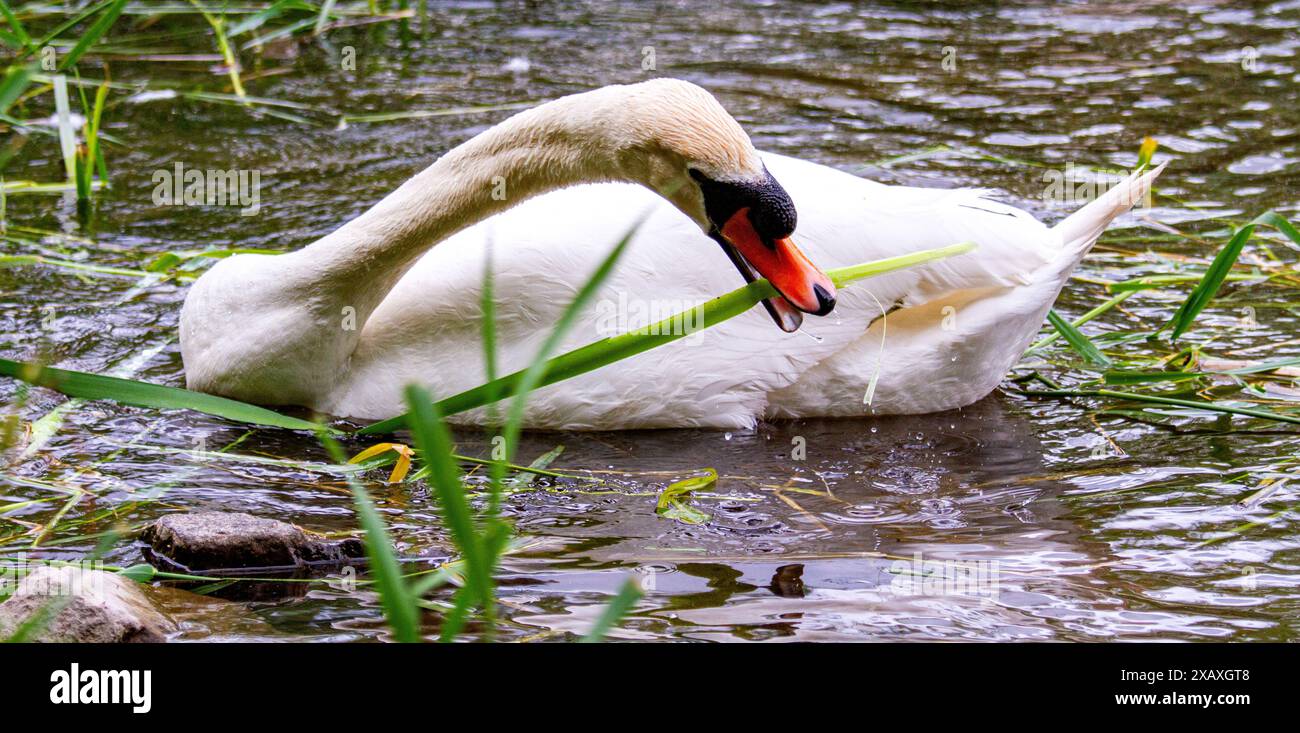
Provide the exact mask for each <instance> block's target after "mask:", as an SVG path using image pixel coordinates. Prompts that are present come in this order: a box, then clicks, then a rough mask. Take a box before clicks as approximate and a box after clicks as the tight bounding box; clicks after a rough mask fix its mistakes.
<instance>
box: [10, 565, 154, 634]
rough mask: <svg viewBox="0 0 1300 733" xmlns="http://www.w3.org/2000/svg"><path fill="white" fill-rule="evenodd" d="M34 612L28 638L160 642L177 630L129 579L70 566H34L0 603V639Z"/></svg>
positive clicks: (24, 621)
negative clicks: (34, 622)
mask: <svg viewBox="0 0 1300 733" xmlns="http://www.w3.org/2000/svg"><path fill="white" fill-rule="evenodd" d="M38 614H40V615H41V617H42V618H43V620H40V621H38V622H37V623H36V625H35V627H34V629H35V631H34V633H32V634H31V636H29V637H28V638H27V640H28V641H40V642H83V643H101V644H104V643H110V644H116V643H137V642H155V643H156V642H164V641H166V640H167V636H168V634H172V633H174V632H176V631H177V627H176V624H175V623H174V622H172V620H171V619H170V618H168V617H167V616H165V615H163V614H162V613H161V612H159V611H158V610H157V609H156V608H154V606H153V604H152V603H150V602H149V599H148V598H146V597H145V594H144V593H143V592H142V591H141V589H140V586H138V585H137V584H136V583H135V581H132V580H130V579H128V578H124V577H122V576H121V575H117V574H116V573H108V572H104V571H103V570H89V569H84V568H79V567H75V566H65V567H49V566H42V567H37V568H36V569H34V570H33V571H32V572H31V573H29V574H28V575H27V576H26V577H25V578H23V580H22V581H21V582H20V583H19V584H18V589H17V590H16V591H14V594H13V595H12V596H10V597H9V600H7V601H5V602H4V603H0V639H8V638H10V637H11V636H12V635H13V634H14V633H15V632H16V631H17V630H18V629H19V628H20V627H22V625H23V624H24V623H26V622H27V621H28V620H29V619H32V618H33V617H34V616H37V615H38Z"/></svg>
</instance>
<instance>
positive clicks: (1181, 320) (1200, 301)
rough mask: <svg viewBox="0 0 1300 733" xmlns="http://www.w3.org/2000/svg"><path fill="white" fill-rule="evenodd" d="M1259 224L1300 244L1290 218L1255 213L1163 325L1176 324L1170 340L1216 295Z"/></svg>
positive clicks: (1178, 334)
mask: <svg viewBox="0 0 1300 733" xmlns="http://www.w3.org/2000/svg"><path fill="white" fill-rule="evenodd" d="M1260 224H1264V225H1267V226H1271V227H1275V228H1276V229H1277V230H1278V231H1280V232H1282V233H1283V234H1284V235H1286V236H1287V237H1288V238H1289V239H1291V240H1292V241H1293V242H1295V243H1296V244H1300V231H1297V230H1296V228H1295V226H1294V225H1292V224H1291V222H1289V221H1287V220H1286V219H1284V218H1282V217H1281V216H1279V215H1278V214H1277V212H1274V211H1266V212H1264V213H1263V214H1260V215H1259V216H1257V217H1255V218H1254V219H1253V220H1252V221H1251V222H1250V223H1249V224H1247V225H1245V226H1243V227H1242V228H1240V229H1238V230H1237V231H1236V233H1234V234H1233V235H1232V238H1231V239H1229V240H1228V243H1227V244H1226V245H1224V247H1223V249H1222V250H1220V251H1219V254H1218V255H1217V256H1215V258H1214V261H1213V262H1211V263H1210V267H1209V269H1207V270H1206V271H1205V275H1203V276H1202V277H1201V281H1200V282H1199V283H1198V284H1197V285H1196V287H1195V288H1193V289H1192V292H1191V294H1189V295H1188V296H1187V300H1185V301H1183V304H1182V306H1180V307H1179V308H1178V312H1177V313H1175V314H1174V317H1173V318H1172V319H1170V321H1169V323H1167V324H1165V325H1164V326H1163V327H1162V328H1161V329H1160V330H1161V331H1163V330H1164V329H1165V328H1169V327H1170V326H1172V327H1173V329H1174V332H1173V333H1172V334H1171V335H1170V337H1169V338H1170V340H1171V341H1176V340H1178V338H1179V337H1180V336H1182V335H1183V334H1184V333H1186V332H1187V329H1189V328H1191V327H1192V324H1193V323H1194V322H1195V321H1196V317H1197V316H1199V315H1200V314H1201V311H1203V310H1205V307H1206V306H1208V305H1209V304H1210V301H1211V300H1213V299H1214V296H1215V294H1217V293H1218V292H1219V288H1220V287H1221V286H1222V285H1223V282H1224V280H1226V279H1227V278H1228V274H1229V273H1230V272H1232V267H1233V265H1235V264H1236V263H1237V259H1238V258H1239V257H1241V251H1242V249H1243V248H1245V246H1246V242H1248V241H1250V237H1251V235H1252V234H1254V233H1255V227H1256V226H1258V225H1260Z"/></svg>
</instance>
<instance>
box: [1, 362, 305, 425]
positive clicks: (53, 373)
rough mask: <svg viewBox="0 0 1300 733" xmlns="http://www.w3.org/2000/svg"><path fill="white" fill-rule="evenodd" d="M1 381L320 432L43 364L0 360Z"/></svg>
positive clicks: (199, 396)
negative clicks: (12, 380) (24, 383)
mask: <svg viewBox="0 0 1300 733" xmlns="http://www.w3.org/2000/svg"><path fill="white" fill-rule="evenodd" d="M0 377H12V378H13V379H18V380H21V381H23V382H27V383H28V384H34V385H36V386H38V387H46V388H48V389H52V390H55V391H57V392H62V393H63V394H65V395H67V396H69V397H80V398H81V399H86V400H112V401H113V402H120V403H122V404H124V405H131V406H134V407H152V408H158V409H164V410H194V411H196V412H202V413H204V414H207V415H214V416H216V417H223V418H226V419H228V420H235V421H238V422H243V423H250V424H253V425H266V426H269V427H276V428H288V429H290V430H311V431H313V432H314V431H316V430H317V429H318V427H319V426H318V425H317V424H316V423H313V422H310V421H308V420H301V419H299V418H295V417H289V416H288V415H281V414H280V413H278V412H274V411H272V410H268V409H266V408H264V407H257V406H255V405H250V404H247V403H244V402H239V401H236V400H232V399H227V398H225V397H217V396H216V395H210V394H203V393H202V392H191V391H190V390H187V389H180V388H177V387H164V386H162V385H159V384H150V383H149V382H140V381H136V380H133V379H122V378H120V377H105V376H101V375H98V374H87V373H86V372H77V371H72V370H70V369H56V368H54V367H45V366H41V365H39V364H29V363H25V362H18V361H12V360H10V359H0Z"/></svg>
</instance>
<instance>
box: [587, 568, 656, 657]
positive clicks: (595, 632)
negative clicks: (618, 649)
mask: <svg viewBox="0 0 1300 733" xmlns="http://www.w3.org/2000/svg"><path fill="white" fill-rule="evenodd" d="M640 598H641V587H640V586H638V585H637V584H636V582H635V581H633V580H628V581H627V582H626V583H624V584H623V587H622V588H620V589H619V591H618V595H616V596H614V598H613V600H611V601H610V602H609V605H608V606H605V612H604V613H602V614H601V615H600V618H598V619H596V624H595V625H594V626H592V627H591V631H588V632H587V635H586V636H584V637H582V639H581V641H580V643H582V644H594V643H596V642H599V641H601V640H603V639H604V638H605V635H606V634H608V633H609V630H610V629H612V628H614V627H615V626H617V625H618V624H619V622H620V621H622V620H623V617H624V616H626V615H627V613H628V611H631V610H632V606H633V605H635V604H636V602H637V601H638V600H639V599H640Z"/></svg>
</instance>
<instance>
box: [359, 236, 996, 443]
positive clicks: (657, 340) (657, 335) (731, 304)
mask: <svg viewBox="0 0 1300 733" xmlns="http://www.w3.org/2000/svg"><path fill="white" fill-rule="evenodd" d="M974 249H975V246H974V245H973V244H969V243H962V244H955V245H951V246H948V247H941V248H938V249H928V250H923V251H921V252H914V253H912V254H907V255H901V256H899V257H890V258H888V259H884V260H878V261H876V262H869V263H865V264H861V265H854V266H852V267H843V268H840V269H837V270H830V271H828V272H827V273H826V274H827V275H829V276H830V278H831V280H832V281H833V282H834V283H835V286H836V287H839V288H843V287H847V286H848V285H850V284H851V283H853V282H855V281H857V280H861V279H864V278H868V277H875V276H877V275H883V274H886V273H889V272H894V271H896V270H901V269H904V268H907V267H913V266H915V265H919V264H923V263H925V262H930V261H932V260H938V259H943V258H945V257H952V256H955V255H961V254H965V253H967V252H970V251H972V250H974ZM774 295H776V290H775V289H774V288H773V287H772V286H771V284H770V283H768V281H767V280H756V281H754V282H752V283H749V284H748V285H745V286H743V287H741V288H737V289H736V290H733V291H731V292H730V293H727V294H726V295H723V296H721V297H718V298H714V299H713V300H710V301H709V302H707V303H705V304H704V305H703V306H702V309H703V310H702V316H703V317H702V318H701V319H700V321H698V322H699V323H700V324H701V329H703V328H710V327H712V326H716V325H717V324H719V323H722V322H723V321H726V320H728V319H730V318H734V317H736V316H738V315H740V314H741V313H744V312H745V311H747V310H749V309H750V308H752V307H754V306H755V305H757V304H758V302H759V301H761V300H763V299H765V298H770V297H772V296H774ZM683 317H684V316H683V314H682V313H677V314H674V315H672V316H669V317H668V318H665V319H664V320H662V321H660V322H659V323H656V324H651V325H649V326H645V327H644V328H640V329H637V330H635V331H629V332H628V333H623V334H619V335H617V336H611V337H609V338H604V339H601V340H599V341H594V342H592V343H590V344H587V345H586V346H583V347H580V348H577V349H574V350H573V351H570V352H568V353H565V354H561V355H560V356H557V357H555V358H553V359H550V360H548V361H546V362H545V363H544V364H542V367H541V369H540V378H538V379H537V381H536V384H534V385H533V387H534V388H538V387H545V386H547V385H551V384H555V383H556V382H562V381H564V380H566V379H569V378H571V377H576V376H578V375H579V374H586V373H587V372H590V371H593V370H595V369H599V368H601V367H603V366H606V365H609V364H613V363H614V362H616V361H621V360H623V359H626V358H628V357H631V356H635V355H637V354H640V353H642V352H645V351H649V350H650V349H653V348H656V347H659V346H663V345H664V344H668V343H672V342H673V341H676V340H677V339H680V338H682V337H684V336H685V335H686V334H685V333H684V332H683V331H684V329H681V328H673V327H672V324H673V323H678V324H680V323H681V322H682V318H683ZM697 330H698V329H697ZM537 367H538V364H536V363H535V364H534V365H533V366H532V367H530V368H529V369H530V370H532V369H536V368H537ZM526 374H527V372H526V371H518V372H515V373H513V374H507V375H506V376H504V377H500V378H498V379H496V380H493V381H491V382H488V383H487V384H483V385H479V386H478V387H475V388H473V389H470V390H466V391H464V392H461V393H460V394H457V395H453V396H451V397H448V398H446V399H444V400H441V401H440V402H439V403H438V412H439V414H442V415H454V414H456V413H458V412H464V411H466V410H472V409H474V408H476V407H482V406H483V405H486V404H489V403H491V402H494V401H496V400H499V399H504V398H506V397H510V396H512V395H515V394H518V393H519V392H520V391H521V390H520V386H521V384H522V383H523V379H524V376H525V375H526ZM405 421H406V416H405V415H399V416H397V417H393V418H389V419H387V420H381V421H379V422H376V423H372V424H370V425H367V426H366V427H364V428H362V429H361V430H359V431H358V434H359V435H374V434H376V433H391V432H393V431H395V430H400V429H401V428H402V427H403V426H404V425H405Z"/></svg>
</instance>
